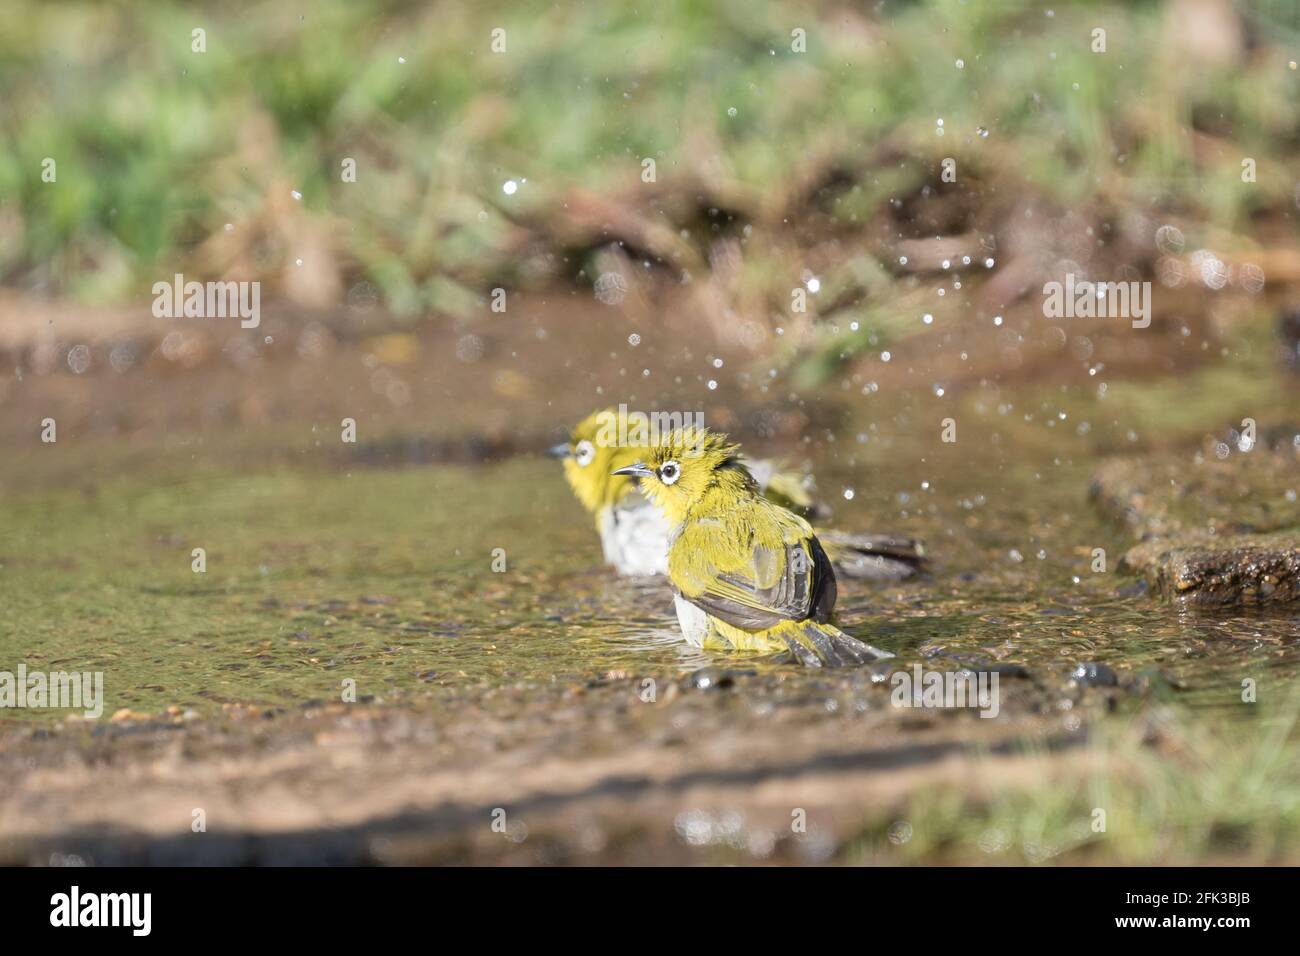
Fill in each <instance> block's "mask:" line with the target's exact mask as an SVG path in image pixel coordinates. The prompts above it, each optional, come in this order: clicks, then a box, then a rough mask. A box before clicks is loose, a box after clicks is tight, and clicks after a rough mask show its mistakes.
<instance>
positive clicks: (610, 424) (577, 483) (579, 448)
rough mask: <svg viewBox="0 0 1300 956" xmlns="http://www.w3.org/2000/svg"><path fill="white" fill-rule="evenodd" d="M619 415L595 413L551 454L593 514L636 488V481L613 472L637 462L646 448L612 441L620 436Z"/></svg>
mask: <svg viewBox="0 0 1300 956" xmlns="http://www.w3.org/2000/svg"><path fill="white" fill-rule="evenodd" d="M617 425H618V413H617V412H615V411H614V410H613V409H612V408H605V409H601V410H600V411H598V412H592V413H591V414H590V415H588V416H587V417H586V418H584V419H583V420H582V421H580V422H579V423H578V424H577V426H576V427H575V428H574V429H573V432H572V434H570V435H569V440H568V441H567V442H561V443H560V444H558V445H556V446H555V447H554V448H552V449H551V450H550V454H551V455H553V456H554V457H556V458H559V459H561V460H562V461H563V462H564V477H565V479H566V480H567V481H568V482H569V487H570V488H572V489H573V493H574V494H575V495H577V496H578V500H579V501H581V502H582V506H583V507H584V508H586V509H587V510H588V511H589V512H591V513H592V514H597V513H598V512H600V511H601V510H602V509H603V508H607V507H609V506H611V505H614V504H617V503H618V502H619V501H620V500H621V499H622V498H623V497H624V496H626V495H627V494H629V493H630V492H632V491H633V490H634V489H635V488H636V479H635V478H631V477H627V476H620V475H614V474H612V472H614V471H615V470H617V469H618V468H620V467H622V466H623V465H627V464H630V463H631V462H634V461H636V460H637V459H638V458H639V457H641V455H642V454H643V453H644V451H645V449H644V447H641V448H629V447H620V446H619V445H618V444H617V443H616V442H615V441H613V440H611V439H610V436H611V435H617V434H618V430H617Z"/></svg>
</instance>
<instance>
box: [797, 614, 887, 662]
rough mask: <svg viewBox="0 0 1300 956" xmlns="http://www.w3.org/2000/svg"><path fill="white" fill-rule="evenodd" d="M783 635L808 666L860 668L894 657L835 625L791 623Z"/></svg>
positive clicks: (798, 658)
mask: <svg viewBox="0 0 1300 956" xmlns="http://www.w3.org/2000/svg"><path fill="white" fill-rule="evenodd" d="M781 636H782V637H783V638H784V639H785V643H786V646H787V647H788V648H789V649H790V653H791V654H792V655H793V656H794V658H795V660H797V661H798V662H799V663H800V664H803V665H804V666H806V667H856V666H858V665H860V664H870V663H871V662H872V661H880V660H884V659H885V658H888V657H893V656H894V655H893V654H890V653H889V652H888V651H882V650H880V649H879V648H877V647H872V646H871V645H870V644H867V643H865V642H863V641H860V640H858V639H857V638H856V637H849V635H847V634H845V633H844V632H843V631H841V630H840V629H839V628H837V627H835V626H833V625H831V624H817V623H815V622H813V621H797V622H791V623H790V624H789V625H788V626H787V627H785V628H784V629H783V630H782V633H781Z"/></svg>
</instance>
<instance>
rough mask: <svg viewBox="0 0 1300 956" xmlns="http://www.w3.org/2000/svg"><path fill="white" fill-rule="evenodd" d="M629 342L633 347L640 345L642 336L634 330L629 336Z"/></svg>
mask: <svg viewBox="0 0 1300 956" xmlns="http://www.w3.org/2000/svg"><path fill="white" fill-rule="evenodd" d="M627 344H628V345H630V346H632V348H636V347H637V346H638V345H640V344H641V336H639V335H637V333H635V332H633V333H632V334H631V335H629V336H628V337H627Z"/></svg>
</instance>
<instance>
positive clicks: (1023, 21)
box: [0, 0, 1300, 315]
mask: <svg viewBox="0 0 1300 956" xmlns="http://www.w3.org/2000/svg"><path fill="white" fill-rule="evenodd" d="M1050 7H1059V9H1055V10H1054V12H1053V15H1051V16H1048V15H1047V10H1048V9H1049V8H1050ZM1275 8H1276V9H1275ZM1280 9H1281V8H1280V7H1277V5H1274V6H1273V7H1265V8H1261V11H1262V12H1257V13H1256V16H1268V15H1270V14H1271V15H1272V16H1273V19H1275V20H1279V19H1280V21H1281V22H1283V23H1284V22H1285V20H1286V17H1285V15H1284V14H1282V13H1278V12H1277V10H1280ZM1165 14H1166V11H1165V6H1164V5H1163V4H1161V3H1156V2H1147V3H1138V4H1131V5H1119V4H1092V3H1080V4H1057V5H1052V4H1038V3H1032V2H1019V0H1012V2H999V3H973V2H970V3H967V2H959V0H934V2H913V3H906V2H886V3H884V4H881V5H879V6H878V7H875V8H872V9H870V10H868V11H866V12H857V11H856V10H855V8H852V7H849V6H846V5H842V4H832V3H813V4H807V5H805V4H795V3H771V4H766V5H754V4H750V3H743V2H739V0H727V2H721V3H702V2H692V0H668V2H665V3H662V4H655V5H651V6H645V5H641V6H625V5H597V4H583V5H559V6H556V5H553V4H549V3H541V2H523V3H512V4H501V3H485V4H452V3H440V4H435V5H432V6H429V5H425V4H416V3H407V2H390V3H380V4H353V3H347V2H342V0H331V2H325V3H313V4H303V3H292V2H290V3H270V2H263V3H256V4H251V5H246V6H241V7H240V8H238V9H235V8H230V7H228V6H226V5H219V4H207V5H199V6H197V7H194V6H182V5H177V4H169V3H141V4H126V3H118V4H90V3H67V4H57V5H51V4H47V3H41V2H36V0H14V2H13V3H11V4H10V6H9V11H8V14H7V16H6V17H5V19H4V22H3V24H0V86H3V88H4V89H5V97H4V99H3V102H2V103H0V197H3V198H2V199H0V230H3V232H5V233H6V234H7V238H8V239H11V240H16V241H6V242H3V243H0V282H3V283H6V284H11V285H15V286H19V287H38V288H41V289H43V290H46V291H48V292H53V293H56V294H68V295H73V296H77V297H80V298H82V299H84V300H87V301H92V302H102V301H137V300H139V299H140V298H141V297H143V296H144V295H145V294H146V293H147V290H148V287H149V285H150V284H151V283H152V282H153V281H155V280H156V279H157V277H158V276H160V275H168V274H170V273H171V271H172V270H173V269H175V268H185V269H186V271H187V273H211V274H219V273H221V274H224V273H226V272H230V271H235V272H240V273H241V274H244V273H252V274H254V277H258V278H263V279H265V280H269V281H272V282H274V281H276V279H277V277H279V276H280V275H281V274H282V273H283V272H284V271H285V270H286V269H288V268H291V267H292V266H291V264H292V262H293V261H294V259H295V257H296V249H297V247H298V246H299V245H300V243H301V238H302V236H303V235H304V233H311V234H313V235H319V236H322V237H324V238H323V240H322V241H323V242H324V244H325V245H326V246H327V247H328V248H329V249H330V250H331V254H330V256H329V260H330V261H329V264H328V268H329V269H330V270H332V271H333V272H335V273H337V275H338V276H339V278H340V279H341V285H340V288H342V289H347V288H349V287H351V286H352V285H354V284H356V283H358V282H360V281H362V280H367V281H370V282H372V283H374V284H375V285H377V286H378V287H379V288H380V290H381V292H382V294H383V295H384V297H385V300H386V302H387V304H388V305H389V306H390V307H391V308H393V309H395V310H397V311H398V312H403V313H406V314H411V315H415V314H418V313H420V312H422V311H424V310H427V309H430V308H436V309H443V310H448V311H454V312H460V313H462V314H464V313H468V312H469V311H471V310H472V309H473V308H474V307H475V305H476V296H478V295H481V294H482V293H483V292H484V290H486V289H489V288H491V287H492V285H493V284H496V283H516V284H517V283H523V282H528V281H532V282H536V281H551V280H553V279H554V278H556V277H557V276H558V277H561V278H568V277H570V276H573V275H574V274H576V273H577V272H578V271H579V269H580V267H581V266H582V265H583V264H584V262H585V260H584V258H583V255H582V250H576V252H578V253H579V255H578V256H577V257H576V258H575V257H573V256H572V255H570V256H569V258H568V259H567V260H566V258H565V257H566V254H571V253H573V252H575V250H571V249H566V248H565V247H564V244H563V243H562V242H559V241H557V239H556V237H555V236H554V235H552V234H551V232H550V230H549V229H548V224H549V223H551V222H553V221H554V219H555V218H556V217H557V216H559V215H561V214H562V213H563V210H564V208H565V206H564V203H565V201H566V199H567V198H568V196H569V194H570V191H571V190H572V189H574V188H576V187H581V188H584V189H590V190H593V191H595V192H597V193H600V194H603V195H605V196H607V197H610V198H611V199H613V200H614V201H615V202H617V203H622V204H624V205H626V206H628V207H630V208H634V209H636V210H637V211H638V212H639V213H640V214H642V215H644V216H646V217H648V218H649V219H651V220H654V221H660V220H667V225H669V226H670V227H672V228H673V229H674V230H682V229H685V230H687V233H688V237H689V239H688V241H689V242H690V243H691V244H692V245H693V246H695V247H697V248H698V249H699V250H700V251H701V254H702V255H706V254H707V251H708V246H709V244H710V242H711V241H712V238H713V234H712V231H711V230H710V229H709V227H708V225H707V224H703V225H702V224H701V223H700V222H699V221H698V220H697V219H696V218H695V217H696V216H697V215H698V210H697V208H696V207H697V204H699V205H703V206H705V207H708V206H710V205H719V204H723V202H722V201H723V200H724V199H728V200H730V201H729V202H728V203H726V204H725V205H727V206H728V207H731V208H732V211H734V212H735V213H737V214H738V215H739V217H740V219H741V221H742V222H743V223H745V224H748V225H750V226H751V227H752V231H751V234H750V235H749V237H748V239H747V240H746V241H747V245H748V247H749V250H748V253H747V254H748V255H749V256H751V257H753V258H754V259H755V260H756V261H760V262H771V263H774V264H775V265H774V267H773V268H768V269H765V270H761V271H760V270H751V274H750V275H749V277H748V282H749V284H750V285H751V286H755V287H757V291H756V292H755V294H754V297H753V301H754V302H755V303H756V304H762V305H763V306H765V307H766V308H767V309H768V310H769V311H775V312H778V313H779V311H780V310H782V309H788V307H789V289H790V288H791V287H792V286H793V285H794V284H796V283H797V272H798V269H799V267H801V266H805V265H811V266H813V267H815V268H817V267H820V266H822V265H824V264H825V263H826V262H831V263H835V262H838V261H839V259H840V256H839V255H836V254H834V253H831V254H829V255H828V254H823V255H822V256H821V257H820V259H821V260H822V261H820V262H819V261H817V260H818V258H819V257H817V256H808V255H807V247H808V242H807V241H799V240H798V239H796V238H792V237H791V236H790V230H791V228H792V227H795V228H799V227H807V228H810V229H815V230H816V231H817V232H819V233H825V232H826V231H827V230H836V229H838V230H843V232H844V235H845V237H846V238H849V239H852V237H854V236H859V235H860V234H861V233H862V231H863V229H864V228H865V227H866V225H867V224H868V223H869V222H870V221H872V220H873V219H874V220H875V221H876V222H881V221H883V219H884V217H885V215H886V214H887V212H888V208H889V206H888V204H889V200H890V199H891V198H895V197H896V196H897V195H906V194H909V193H911V192H914V191H915V190H916V189H918V188H920V187H921V186H922V185H924V184H925V183H927V182H929V183H931V184H936V183H937V164H938V163H939V161H940V160H941V159H942V158H944V157H945V156H952V157H954V158H956V159H957V160H958V163H959V169H960V170H961V171H962V174H961V182H962V186H961V187H960V188H961V189H963V190H968V191H973V192H974V193H975V195H976V197H977V199H978V201H979V204H980V205H981V206H985V207H987V206H994V205H997V204H998V203H1000V202H1002V201H1003V200H1004V198H1005V197H1007V196H1008V195H1014V194H1015V193H1016V192H1017V191H1019V190H1032V191H1038V192H1041V193H1042V194H1043V195H1045V196H1047V197H1050V198H1051V200H1052V201H1053V203H1055V204H1057V205H1059V206H1060V207H1062V208H1072V207H1077V206H1078V205H1079V204H1090V205H1092V206H1094V207H1096V208H1097V209H1098V210H1099V211H1100V212H1101V213H1102V214H1105V213H1106V212H1107V211H1108V210H1110V209H1114V208H1122V207H1124V206H1126V205H1129V204H1131V205H1136V206H1139V207H1150V206H1156V207H1161V208H1165V209H1168V210H1173V211H1177V212H1178V213H1179V214H1180V216H1183V217H1185V218H1187V219H1189V220H1191V221H1193V222H1203V223H1205V224H1206V226H1207V228H1209V227H1214V228H1218V229H1226V230H1229V231H1234V232H1238V231H1246V230H1247V229H1248V227H1249V217H1250V216H1251V215H1253V214H1259V213H1260V212H1261V211H1262V210H1269V209H1284V208H1287V207H1288V206H1289V204H1290V203H1292V202H1293V196H1292V191H1293V189H1294V182H1293V179H1294V177H1292V176H1289V175H1281V173H1282V172H1284V171H1285V170H1286V169H1287V168H1288V164H1289V162H1290V160H1291V157H1292V156H1293V155H1294V150H1295V147H1296V145H1297V140H1298V139H1300V122H1298V118H1300V113H1298V110H1297V105H1296V104H1297V103H1300V96H1298V95H1297V93H1300V89H1298V86H1300V75H1298V74H1296V73H1294V72H1292V71H1289V70H1288V69H1287V68H1286V61H1287V59H1288V58H1290V57H1291V56H1293V54H1288V53H1287V51H1286V49H1285V48H1284V47H1281V46H1273V45H1270V43H1269V42H1268V40H1267V38H1265V39H1264V40H1263V45H1262V46H1261V47H1259V48H1258V49H1256V50H1254V51H1252V53H1251V55H1250V58H1249V61H1248V62H1247V63H1245V64H1244V65H1241V66H1233V67H1226V66H1225V67H1215V66H1213V65H1206V64H1198V65H1197V67H1196V69H1194V70H1189V69H1186V68H1184V66H1183V61H1182V60H1180V59H1179V53H1178V51H1177V48H1176V47H1174V46H1173V45H1172V41H1171V39H1170V31H1169V30H1168V28H1167V24H1166V21H1165V19H1164V18H1165ZM1097 24H1102V25H1104V26H1105V27H1106V28H1107V30H1108V43H1109V49H1108V51H1107V52H1106V53H1105V54H1095V53H1093V52H1091V51H1090V49H1089V42H1090V30H1091V29H1092V27H1093V26H1095V25H1097ZM195 27H202V28H204V29H206V31H207V52H206V53H194V52H191V49H190V46H191V30H192V29H194V28H195ZM497 27H500V28H502V29H504V30H505V31H506V52H504V53H493V52H492V51H491V49H490V42H491V31H492V30H493V29H494V28H497ZM795 28H799V29H803V30H805V31H806V34H807V52H806V53H795V52H792V50H791V31H792V30H793V29H795ZM1268 35H1273V34H1268ZM1283 35H1285V34H1283ZM399 58H404V60H405V62H404V63H403V62H399ZM958 59H961V60H962V61H963V62H964V68H962V69H958V68H957V67H956V65H955V64H956V61H957V60H958ZM729 110H734V111H735V112H734V115H731V114H730V113H729ZM940 117H942V118H943V119H944V131H945V132H944V135H943V136H942V137H940V136H937V135H936V134H935V128H936V120H937V119H938V118H940ZM1198 117H1199V118H1203V119H1202V120H1200V121H1201V122H1202V123H1203V125H1209V126H1210V127H1211V130H1210V134H1211V135H1213V136H1214V137H1216V138H1217V139H1219V140H1221V141H1223V142H1224V144H1225V150H1224V153H1223V155H1222V156H1218V155H1217V154H1215V155H1214V156H1210V157H1208V158H1207V156H1205V155H1201V156H1198V155H1197V153H1196V151H1195V147H1194V142H1193V137H1192V135H1191V129H1192V127H1193V124H1194V121H1196V120H1195V118H1198ZM981 127H982V128H985V129H987V130H989V136H988V137H987V138H984V137H981V136H979V135H977V133H976V130H977V129H979V128H981ZM1241 155H1251V156H1253V157H1255V158H1256V159H1257V161H1258V163H1259V167H1260V170H1261V175H1260V179H1259V182H1258V183H1257V184H1254V185H1253V186H1250V187H1247V186H1245V185H1244V184H1242V183H1241V182H1240V178H1239V175H1238V174H1239V168H1238V163H1239V157H1240V156H1241ZM46 157H50V158H53V159H55V161H56V162H57V164H58V181H57V183H45V182H42V181H41V177H40V173H41V163H42V160H43V159H44V158H46ZM644 157H654V158H655V159H656V162H657V163H658V173H659V176H658V183H657V184H655V186H653V187H648V186H646V185H644V184H642V183H641V182H640V179H639V173H640V168H641V167H640V163H641V160H642V158H644ZM344 158H352V159H355V160H356V161H357V166H358V181H357V182H356V183H344V182H342V181H341V177H340V168H341V167H340V164H341V162H342V160H343V159H344ZM818 169H825V170H832V169H835V170H840V171H841V172H842V173H843V174H844V176H845V177H846V178H844V179H842V180H841V182H842V184H843V186H844V188H843V189H842V190H837V189H834V188H832V189H829V190H823V191H822V192H821V193H819V194H817V195H816V196H814V197H812V198H813V199H815V203H813V204H812V205H810V203H809V197H805V196H801V195H799V189H800V188H801V187H800V186H799V185H798V184H804V185H816V182H815V180H816V178H817V177H816V176H815V175H813V183H811V184H809V183H808V177H809V175H811V174H813V173H815V171H816V170H818ZM507 179H516V180H522V179H526V180H527V182H526V183H524V184H523V186H522V188H521V189H520V191H519V192H518V193H517V194H516V195H514V196H506V195H505V194H504V193H503V192H502V188H501V187H502V183H503V182H504V181H506V180H507ZM291 190H297V191H299V192H300V193H301V194H302V197H303V198H302V200H301V202H296V201H294V200H292V199H291V198H289V193H290V191H291ZM814 206H815V207H816V209H814ZM817 210H819V211H817ZM792 216H793V217H797V221H792ZM227 223H229V224H231V225H232V226H233V229H232V231H231V232H232V235H231V236H229V237H227V240H228V241H227V242H226V243H225V244H224V245H221V244H219V243H217V246H216V248H214V247H213V246H214V243H215V242H216V241H217V240H220V239H221V238H222V234H223V231H224V227H225V225H226V224H227ZM903 228H906V225H904V227H903ZM214 237H215V240H214ZM1195 241H1196V237H1195V236H1189V242H1195ZM852 242H853V246H854V247H859V246H861V245H862V244H863V243H862V242H860V241H858V240H856V239H853V240H852ZM205 244H206V245H205ZM867 248H868V250H870V249H871V246H870V245H869V244H868V246H867ZM521 250H528V252H529V253H530V254H529V255H524V254H521ZM861 255H863V256H865V257H866V258H868V259H870V258H871V257H872V253H871V252H870V251H866V252H863V253H861ZM588 278H590V277H588ZM879 288H880V287H876V288H872V287H868V286H863V288H862V290H861V296H860V298H861V297H862V296H868V295H871V296H872V297H873V298H874V297H875V296H876V292H877V291H878V290H879ZM883 291H888V285H887V284H886V285H885V286H884V289H883Z"/></svg>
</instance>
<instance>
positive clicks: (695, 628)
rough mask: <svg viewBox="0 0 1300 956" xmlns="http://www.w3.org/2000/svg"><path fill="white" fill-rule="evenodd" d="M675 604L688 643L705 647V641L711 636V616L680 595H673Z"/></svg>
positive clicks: (683, 635)
mask: <svg viewBox="0 0 1300 956" xmlns="http://www.w3.org/2000/svg"><path fill="white" fill-rule="evenodd" d="M673 604H674V605H676V607H677V623H678V625H679V626H680V627H681V629H682V637H684V638H686V643H687V644H691V645H694V646H695V647H703V646H704V639H705V638H706V637H708V636H709V616H708V615H707V614H705V613H704V612H703V611H702V610H700V609H699V608H698V607H696V606H695V605H694V604H692V603H691V602H690V601H687V600H686V599H685V598H683V597H682V596H681V595H680V594H674V595H673Z"/></svg>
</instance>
